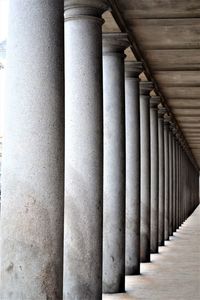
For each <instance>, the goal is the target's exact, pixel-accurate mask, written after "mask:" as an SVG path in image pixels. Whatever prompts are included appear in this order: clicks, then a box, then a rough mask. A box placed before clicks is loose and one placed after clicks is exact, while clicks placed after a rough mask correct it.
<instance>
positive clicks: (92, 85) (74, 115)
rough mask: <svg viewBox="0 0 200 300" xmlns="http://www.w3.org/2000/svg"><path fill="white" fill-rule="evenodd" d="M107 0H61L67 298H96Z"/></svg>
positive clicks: (99, 285)
mask: <svg viewBox="0 0 200 300" xmlns="http://www.w3.org/2000/svg"><path fill="white" fill-rule="evenodd" d="M106 3H107V2H106V1H100V0H95V1H91V0H90V1H87V0H85V1H78V0H77V1H76V0H75V1H65V40H66V44H65V89H66V93H65V96H66V102H65V111H66V113H65V174H66V176H65V234H64V296H63V299H66V300H74V299H76V300H82V299H87V300H89V299H97V300H99V299H101V297H102V296H101V295H102V230H103V228H102V217H103V84H102V19H101V13H103V11H104V10H105V9H106V7H107V5H105V4H106Z"/></svg>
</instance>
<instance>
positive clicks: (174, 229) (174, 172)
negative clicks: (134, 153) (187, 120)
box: [172, 124, 176, 232]
mask: <svg viewBox="0 0 200 300" xmlns="http://www.w3.org/2000/svg"><path fill="white" fill-rule="evenodd" d="M172 132H173V136H172V141H173V146H172V147H173V149H172V150H173V218H172V219H173V221H172V223H173V232H175V231H176V139H175V136H174V135H175V133H176V128H175V124H173V129H172Z"/></svg>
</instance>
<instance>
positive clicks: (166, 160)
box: [164, 114, 170, 240]
mask: <svg viewBox="0 0 200 300" xmlns="http://www.w3.org/2000/svg"><path fill="white" fill-rule="evenodd" d="M169 120H170V117H169V116H168V115H167V114H165V115H164V172H165V176H164V179H165V184H164V185H165V188H164V189H165V200H164V201H165V209H164V212H165V217H164V239H165V240H169Z"/></svg>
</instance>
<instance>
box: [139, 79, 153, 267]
mask: <svg viewBox="0 0 200 300" xmlns="http://www.w3.org/2000/svg"><path fill="white" fill-rule="evenodd" d="M147 84H148V87H149V89H148V90H147V91H146V89H145V87H144V85H147ZM143 87H144V89H143ZM151 89H152V84H151V83H150V82H146V83H145V82H141V83H140V126H141V127H140V134H141V135H140V147H141V148H140V153H141V173H140V180H141V181H140V184H141V220H140V224H141V227H140V228H141V237H140V238H141V240H140V260H141V262H149V261H150V109H149V92H150V90H151Z"/></svg>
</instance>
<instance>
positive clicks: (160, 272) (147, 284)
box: [103, 206, 200, 300]
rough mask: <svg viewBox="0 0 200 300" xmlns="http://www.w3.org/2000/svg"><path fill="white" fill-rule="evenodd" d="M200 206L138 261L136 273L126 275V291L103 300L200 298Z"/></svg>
mask: <svg viewBox="0 0 200 300" xmlns="http://www.w3.org/2000/svg"><path fill="white" fill-rule="evenodd" d="M199 228H200V206H199V207H198V208H197V209H196V210H195V212H194V213H193V214H192V215H191V216H190V217H189V218H188V219H187V220H186V221H185V222H184V224H183V225H182V226H181V227H180V229H179V230H178V231H177V232H176V233H175V234H174V236H173V237H170V241H167V242H165V247H160V248H159V254H152V255H151V263H149V264H145V263H142V264H141V274H142V275H139V276H127V277H126V291H127V292H126V293H123V294H115V295H103V300H188V299H192V300H198V299H199V298H200V230H199Z"/></svg>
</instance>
